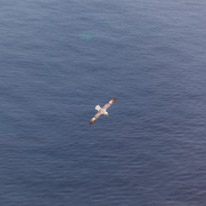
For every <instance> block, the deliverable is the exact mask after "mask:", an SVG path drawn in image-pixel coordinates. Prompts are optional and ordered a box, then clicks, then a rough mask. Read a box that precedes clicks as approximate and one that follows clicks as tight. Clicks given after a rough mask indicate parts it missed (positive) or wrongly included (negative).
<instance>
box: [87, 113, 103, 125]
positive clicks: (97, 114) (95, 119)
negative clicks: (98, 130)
mask: <svg viewBox="0 0 206 206" xmlns="http://www.w3.org/2000/svg"><path fill="white" fill-rule="evenodd" d="M101 115H102V114H101V112H100V111H99V112H97V113H96V114H95V115H94V117H93V118H92V119H91V120H90V122H89V124H93V123H94V122H96V121H97V119H98V118H99V117H100V116H101Z"/></svg>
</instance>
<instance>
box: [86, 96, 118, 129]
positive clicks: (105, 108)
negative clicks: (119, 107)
mask: <svg viewBox="0 0 206 206" xmlns="http://www.w3.org/2000/svg"><path fill="white" fill-rule="evenodd" d="M116 99H117V98H116V97H114V98H113V99H111V100H110V101H109V102H108V103H107V104H105V105H104V106H103V107H102V108H101V107H100V106H99V105H97V106H96V107H95V109H96V110H97V111H98V112H97V113H96V114H95V115H94V117H93V118H92V119H91V120H90V122H89V124H90V125H91V124H93V123H94V122H96V121H97V119H98V118H99V117H100V116H101V115H102V114H104V115H109V113H108V112H107V109H108V108H109V107H111V106H112V104H113V103H114V102H115V101H116Z"/></svg>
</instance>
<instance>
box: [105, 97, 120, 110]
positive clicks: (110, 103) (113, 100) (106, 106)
mask: <svg viewBox="0 0 206 206" xmlns="http://www.w3.org/2000/svg"><path fill="white" fill-rule="evenodd" d="M116 99H117V97H114V98H113V99H111V100H110V101H109V102H108V103H107V104H105V105H104V106H103V109H108V108H109V107H111V106H112V104H114V102H115V101H116Z"/></svg>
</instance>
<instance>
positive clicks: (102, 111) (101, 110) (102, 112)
mask: <svg viewBox="0 0 206 206" xmlns="http://www.w3.org/2000/svg"><path fill="white" fill-rule="evenodd" d="M95 109H96V110H97V111H98V112H101V114H104V115H109V113H108V112H107V110H106V109H103V108H101V107H100V106H99V105H97V106H96V107H95Z"/></svg>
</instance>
